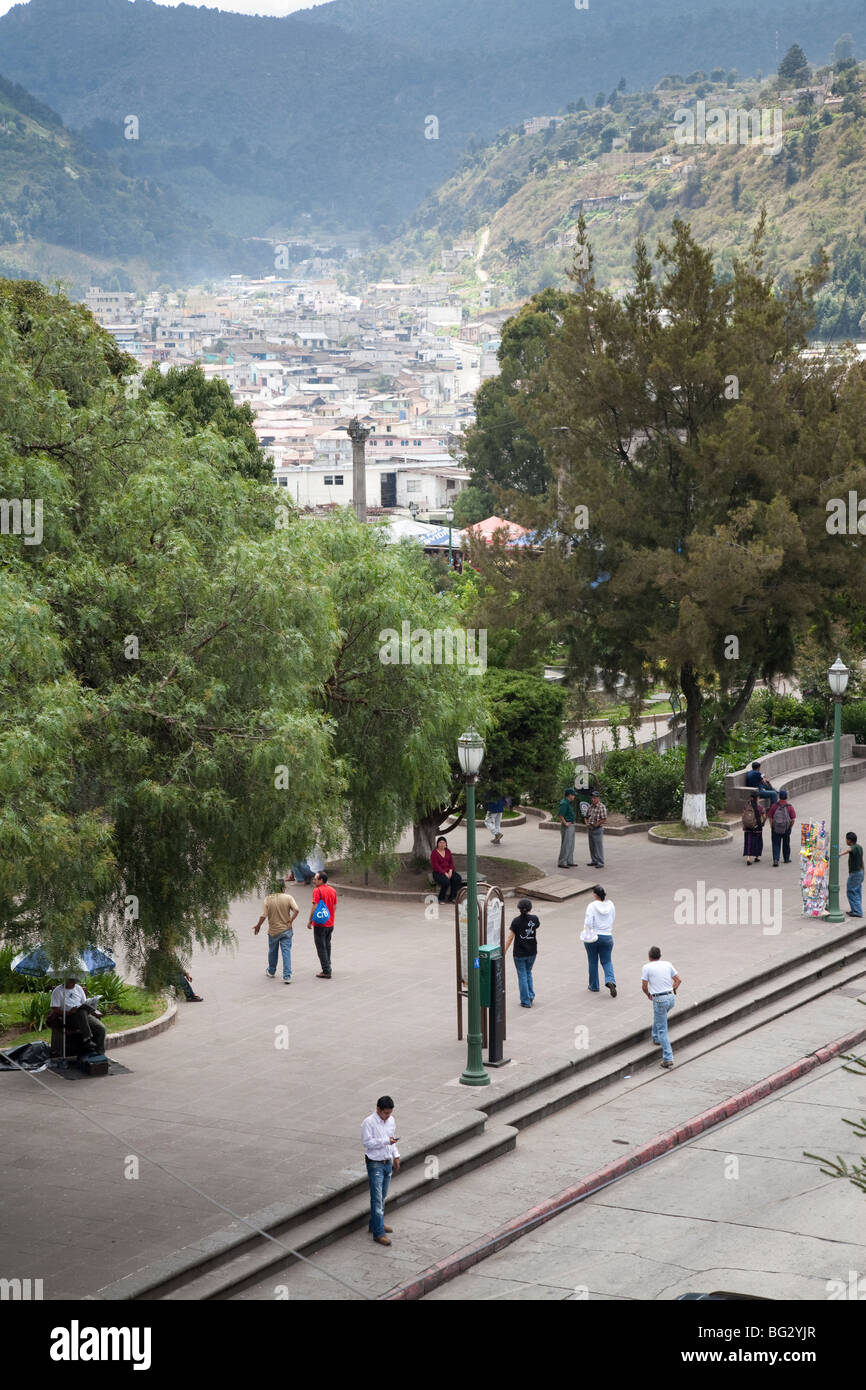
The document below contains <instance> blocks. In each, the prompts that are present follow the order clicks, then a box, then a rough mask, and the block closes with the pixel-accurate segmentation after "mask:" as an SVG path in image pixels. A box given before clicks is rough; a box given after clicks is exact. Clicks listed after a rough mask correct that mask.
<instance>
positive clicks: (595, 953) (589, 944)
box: [583, 936, 616, 990]
mask: <svg viewBox="0 0 866 1390" xmlns="http://www.w3.org/2000/svg"><path fill="white" fill-rule="evenodd" d="M583 944H584V946H585V947H586V955H587V960H588V961H589V987H590V989H592V990H597V989H598V965H599V961H601V968H602V970H603V971H604V982H605V984H606V985H607V984H611V985H615V984H616V977H615V976H614V973H613V962H612V960H611V957H612V956H613V937H612V936H600V937H598V939H597V940H596V941H584V943H583Z"/></svg>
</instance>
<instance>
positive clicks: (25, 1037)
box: [0, 985, 166, 1047]
mask: <svg viewBox="0 0 866 1390" xmlns="http://www.w3.org/2000/svg"><path fill="white" fill-rule="evenodd" d="M127 989H128V990H129V995H128V1000H129V1003H128V1007H129V1009H134V1010H135V1012H134V1013H125V1014H108V1013H107V1014H105V1015H104V1017H103V1019H102V1022H103V1023H104V1024H105V1031H106V1033H122V1032H125V1030H126V1029H127V1028H139V1027H141V1025H142V1024H143V1023H150V1022H151V1021H152V1020H153V1019H155V1018H159V1016H160V1014H163V1013H165V1009H166V998H165V995H162V994H154V993H152V991H151V990H147V989H139V988H138V987H137V986H135V985H128V986H127ZM29 998H30V996H29V995H28V994H0V1046H3V1047H18V1045H19V1044H20V1043H29V1042H49V1041H50V1038H51V1030H50V1029H49V1028H43V1029H42V1030H41V1032H39V1033H15V1034H14V1035H10V1033H9V1029H10V1026H14V1025H15V1024H16V1023H20V1022H21V1021H22V1020H23V1016H24V1010H25V1009H26V1008H27V1001H28V999H29Z"/></svg>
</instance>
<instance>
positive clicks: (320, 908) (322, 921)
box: [313, 898, 331, 927]
mask: <svg viewBox="0 0 866 1390" xmlns="http://www.w3.org/2000/svg"><path fill="white" fill-rule="evenodd" d="M330 920H331V909H330V908H329V907H328V904H327V903H326V902H325V901H324V900H323V899H322V898H320V899H319V901H318V902H317V903H316V908H315V911H314V912H313V921H314V922H315V924H316V926H317V927H326V926H327V925H328V923H329V922H330Z"/></svg>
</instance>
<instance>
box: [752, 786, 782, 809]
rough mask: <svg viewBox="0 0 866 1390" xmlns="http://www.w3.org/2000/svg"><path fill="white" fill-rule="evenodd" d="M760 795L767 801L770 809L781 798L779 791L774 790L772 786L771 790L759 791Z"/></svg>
mask: <svg viewBox="0 0 866 1390" xmlns="http://www.w3.org/2000/svg"><path fill="white" fill-rule="evenodd" d="M754 790H756V789H755V788H754V787H753V788H752V791H754ZM758 796H759V797H760V799H761V800H762V801H766V803H767V807H768V809H769V807H770V806H775V804H776V802H777V801H778V800H779V793H778V792H777V791H774V790H773V788H772V787H771V788H770V790H769V791H765V792H762V791H759V792H758Z"/></svg>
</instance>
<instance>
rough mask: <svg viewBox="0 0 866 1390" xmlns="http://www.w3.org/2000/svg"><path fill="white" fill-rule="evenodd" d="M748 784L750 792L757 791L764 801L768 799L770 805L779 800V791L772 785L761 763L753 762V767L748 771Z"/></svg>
mask: <svg viewBox="0 0 866 1390" xmlns="http://www.w3.org/2000/svg"><path fill="white" fill-rule="evenodd" d="M746 786H747V787H748V788H749V790H750V792H757V793H758V796H759V797H760V798H761V800H762V801H766V802H767V805H768V807H769V806H774V805H775V804H776V802H777V801H778V800H779V793H778V792H777V791H776V788H775V787H771V786H770V783H769V782H768V781H767V779H766V777H765V776H764V774H763V772H762V771H761V764H760V763H752V766H751V768H750V769H749V771H748V772H747V773H746Z"/></svg>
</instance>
